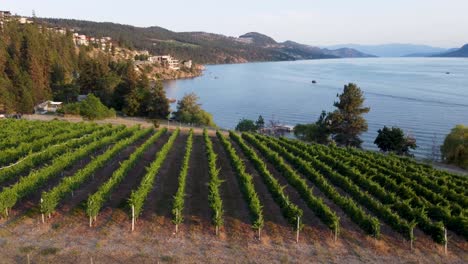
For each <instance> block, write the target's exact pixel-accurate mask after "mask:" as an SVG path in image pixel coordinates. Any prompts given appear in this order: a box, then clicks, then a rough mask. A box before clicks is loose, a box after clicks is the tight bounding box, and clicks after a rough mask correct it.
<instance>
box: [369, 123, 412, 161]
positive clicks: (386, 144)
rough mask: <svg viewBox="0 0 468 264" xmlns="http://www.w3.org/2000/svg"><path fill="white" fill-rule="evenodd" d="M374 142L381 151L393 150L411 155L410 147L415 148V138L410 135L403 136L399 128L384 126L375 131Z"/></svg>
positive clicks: (400, 153)
mask: <svg viewBox="0 0 468 264" xmlns="http://www.w3.org/2000/svg"><path fill="white" fill-rule="evenodd" d="M377 133H378V135H377V137H376V138H375V141H374V144H376V145H377V146H378V147H379V149H380V150H381V151H383V152H394V153H396V154H397V155H407V156H411V154H410V152H409V151H410V149H416V148H417V145H416V139H415V138H414V137H411V136H405V133H404V132H403V130H402V129H401V128H398V127H392V128H388V127H386V126H384V127H383V128H382V129H379V130H378V131H377Z"/></svg>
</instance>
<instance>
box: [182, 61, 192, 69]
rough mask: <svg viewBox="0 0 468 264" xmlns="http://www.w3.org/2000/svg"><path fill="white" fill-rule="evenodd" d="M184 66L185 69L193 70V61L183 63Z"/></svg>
mask: <svg viewBox="0 0 468 264" xmlns="http://www.w3.org/2000/svg"><path fill="white" fill-rule="evenodd" d="M182 65H184V67H185V68H189V69H191V68H192V60H186V61H183V62H182Z"/></svg>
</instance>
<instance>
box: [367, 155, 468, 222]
mask: <svg viewBox="0 0 468 264" xmlns="http://www.w3.org/2000/svg"><path fill="white" fill-rule="evenodd" d="M361 161H363V162H365V163H366V164H368V166H370V167H372V168H376V169H378V170H379V171H381V172H382V173H384V174H385V175H387V176H388V177H390V178H392V179H395V180H396V181H398V182H399V183H401V184H406V185H407V186H409V187H411V188H412V189H413V190H414V191H415V192H416V193H417V194H418V195H419V196H420V197H424V198H425V199H427V200H428V201H429V202H431V203H432V204H440V205H442V206H445V207H448V208H449V209H450V210H451V211H452V212H454V213H455V214H459V213H460V212H462V211H463V208H466V207H464V206H462V205H461V204H465V203H467V201H465V202H463V200H466V198H460V199H458V198H457V197H452V199H450V201H449V200H448V199H447V198H446V197H444V196H443V195H441V193H439V192H436V191H434V190H431V189H430V188H427V187H426V186H424V185H421V184H420V180H421V179H419V178H423V177H424V176H421V177H418V178H416V179H415V178H413V177H412V176H411V175H410V174H409V173H406V172H404V171H400V170H399V169H398V167H395V168H390V167H385V166H383V165H381V164H379V163H378V162H377V160H375V161H374V160H372V161H371V160H367V159H363V158H361Z"/></svg>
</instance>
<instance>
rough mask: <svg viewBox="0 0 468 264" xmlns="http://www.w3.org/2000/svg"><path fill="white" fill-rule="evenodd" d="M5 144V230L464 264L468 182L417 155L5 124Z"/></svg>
mask: <svg viewBox="0 0 468 264" xmlns="http://www.w3.org/2000/svg"><path fill="white" fill-rule="evenodd" d="M0 135H1V137H0V187H2V188H1V190H0V216H1V218H2V219H1V220H0V228H1V229H0V230H18V229H21V227H22V225H30V226H29V227H28V228H26V229H27V230H31V228H32V226H35V227H37V228H39V229H38V230H42V231H41V232H46V231H44V229H47V230H49V229H50V228H52V229H54V228H55V227H57V228H58V229H57V230H63V232H64V233H72V231H76V232H77V233H78V234H77V235H76V236H77V237H78V238H80V237H82V238H83V239H84V240H89V239H92V238H93V236H102V233H98V232H101V231H102V230H108V231H106V235H108V232H111V231H109V230H114V228H116V229H117V230H119V231H118V234H119V236H122V234H128V236H132V235H135V234H137V235H138V236H145V237H146V236H156V234H157V235H158V236H159V237H161V236H165V237H179V238H180V237H189V238H190V239H192V238H193V236H194V234H198V235H203V236H207V237H210V238H211V239H213V240H215V241H216V240H219V241H228V242H229V241H231V242H232V241H235V242H236V243H240V244H242V243H245V244H254V245H257V244H258V245H269V246H272V247H273V248H274V245H276V246H277V245H286V246H287V245H302V246H304V247H310V248H316V249H317V250H318V249H322V250H325V251H327V252H335V253H336V256H335V257H334V259H333V258H332V257H330V258H332V259H331V260H330V262H336V261H338V262H339V260H340V259H339V255H340V254H341V255H342V257H343V258H344V257H345V256H346V255H347V254H351V253H350V252H351V251H353V250H354V252H356V251H359V250H357V249H356V248H369V250H371V251H374V254H376V255H380V254H383V255H387V256H388V259H387V261H390V262H391V261H392V260H394V259H393V257H395V255H399V256H398V258H402V259H399V260H408V259H404V258H403V257H405V256H406V255H412V254H414V256H413V257H412V258H411V257H410V258H409V260H421V259H422V260H423V261H428V262H432V261H434V262H441V261H442V262H444V261H454V262H458V261H460V262H463V260H466V258H467V257H468V256H467V255H468V254H467V252H468V245H467V239H468V178H466V176H462V175H455V174H451V173H448V172H444V171H439V170H436V169H433V168H432V167H431V166H428V165H423V164H419V163H417V162H415V161H413V160H411V159H407V158H401V157H397V156H392V155H387V156H384V155H382V154H379V153H374V152H366V151H361V150H357V149H347V148H339V147H334V146H323V145H315V144H306V143H303V142H300V141H297V140H291V139H287V138H273V137H268V136H263V135H258V134H248V133H244V134H237V133H234V132H230V133H228V134H226V133H221V132H219V131H218V132H216V133H213V131H210V132H209V131H207V130H205V131H204V133H203V134H197V133H195V132H194V131H193V130H190V131H181V130H179V129H173V130H168V129H166V128H164V129H158V130H154V129H152V128H146V129H143V128H140V127H137V126H134V127H124V126H111V125H97V124H92V123H68V122H63V121H51V122H38V121H24V120H2V121H0ZM28 219H29V220H28ZM33 229H34V228H33ZM54 230H55V229H54ZM57 230H55V232H59V231H57ZM17 232H20V231H17ZM38 232H39V231H38ZM47 232H49V231H47ZM116 232H117V231H116ZM20 233H21V232H20ZM4 234H5V233H4V232H0V244H1V242H2V241H3V240H2V237H3V236H4ZM27 235H30V234H29V233H28V234H27ZM25 236H26V234H25ZM75 238H76V237H75ZM5 239H6V238H5ZM126 239H129V238H128V237H126ZM231 242H230V243H231ZM204 243H206V242H204ZM232 243H234V242H232ZM258 245H257V246H258ZM351 248H354V249H353V250H351ZM340 252H341V253H340ZM343 252H345V253H343ZM0 253H1V252H0ZM257 253H258V252H257ZM317 254H318V253H317ZM329 254H334V253H329ZM353 254H358V255H359V253H353ZM20 255H21V254H20ZM28 257H29V255H28ZM365 260H371V261H372V259H364V261H365ZM374 260H376V259H374Z"/></svg>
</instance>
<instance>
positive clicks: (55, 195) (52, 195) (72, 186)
mask: <svg viewBox="0 0 468 264" xmlns="http://www.w3.org/2000/svg"><path fill="white" fill-rule="evenodd" d="M151 131H152V129H151V128H149V129H145V130H138V131H137V132H135V134H133V135H132V136H131V137H129V138H126V139H124V140H121V141H119V142H117V143H116V144H114V146H112V147H111V148H109V149H108V150H107V151H106V152H104V153H103V154H101V155H99V156H97V157H95V158H93V159H92V161H91V162H90V163H88V164H87V165H86V166H85V167H83V168H82V169H80V170H78V171H77V172H76V173H75V174H74V175H72V176H69V177H66V178H63V179H62V181H61V182H60V183H59V184H58V185H57V186H55V187H54V188H52V189H51V190H49V191H47V192H43V193H42V197H41V204H40V210H41V213H42V214H49V215H50V214H51V213H53V212H54V211H55V209H56V208H57V206H58V204H59V202H60V200H62V199H63V197H65V195H67V194H69V193H71V192H73V191H74V190H76V189H77V188H79V187H80V186H81V185H82V184H83V183H84V182H85V181H86V180H88V179H89V178H90V177H91V176H92V175H93V174H94V173H95V172H96V171H97V170H98V169H100V168H102V167H103V166H104V165H105V164H106V163H107V162H109V161H110V160H111V159H112V158H114V157H115V156H116V155H117V154H118V153H119V152H120V151H121V150H123V149H125V148H126V147H128V146H130V145H131V144H133V143H134V142H135V141H137V140H139V139H140V138H142V137H144V136H146V135H147V134H148V133H150V132H151Z"/></svg>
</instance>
